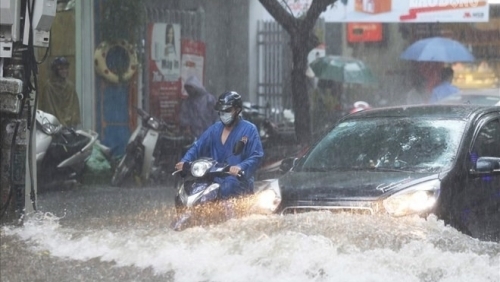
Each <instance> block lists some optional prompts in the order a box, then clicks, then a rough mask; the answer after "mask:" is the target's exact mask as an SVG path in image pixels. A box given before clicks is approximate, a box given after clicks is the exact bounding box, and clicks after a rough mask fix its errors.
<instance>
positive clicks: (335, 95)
mask: <svg viewBox="0 0 500 282" xmlns="http://www.w3.org/2000/svg"><path fill="white" fill-rule="evenodd" d="M341 96H342V84H341V83H340V82H336V81H333V80H322V79H320V80H319V81H318V87H317V88H316V89H314V90H313V91H312V97H311V98H312V99H311V108H312V111H311V112H312V115H311V116H312V117H311V118H312V127H313V132H320V131H322V130H324V129H325V125H326V127H327V128H328V127H329V126H328V125H330V124H332V123H335V122H336V121H337V119H338V118H339V117H341V116H342V103H341Z"/></svg>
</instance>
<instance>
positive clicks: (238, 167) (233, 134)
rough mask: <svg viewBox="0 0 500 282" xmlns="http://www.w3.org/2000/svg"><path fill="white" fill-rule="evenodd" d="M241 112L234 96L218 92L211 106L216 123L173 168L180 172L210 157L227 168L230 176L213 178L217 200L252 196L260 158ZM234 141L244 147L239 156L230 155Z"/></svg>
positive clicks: (256, 136)
mask: <svg viewBox="0 0 500 282" xmlns="http://www.w3.org/2000/svg"><path fill="white" fill-rule="evenodd" d="M242 109H243V103H242V100H241V96H240V95H239V94H238V93H236V92H235V91H228V92H224V93H222V94H221V95H220V96H219V98H218V100H217V102H216V105H215V110H216V111H217V112H218V115H219V119H220V122H219V121H218V122H216V123H214V124H213V125H211V126H210V127H209V128H208V129H207V130H206V131H205V132H204V133H203V134H202V135H201V136H200V138H199V139H198V140H197V141H196V142H195V143H194V144H193V146H191V148H190V149H189V150H188V151H187V152H186V154H185V155H184V157H183V158H182V159H181V160H180V162H179V163H177V164H176V165H175V168H176V169H177V170H180V169H182V167H183V164H184V162H192V161H194V160H196V159H199V158H200V157H210V158H213V159H215V160H216V161H217V162H221V163H228V164H229V165H231V167H230V169H229V172H230V174H232V176H229V177H224V178H216V179H215V182H217V183H219V184H220V186H221V187H220V190H219V191H220V198H221V199H228V198H232V197H238V196H242V195H245V194H250V193H252V192H253V184H254V174H255V171H256V170H257V168H258V166H259V163H260V161H261V159H262V157H263V156H264V151H263V149H262V143H261V140H260V137H259V133H258V131H257V128H256V126H255V125H254V124H252V123H250V122H248V121H246V120H243V119H241V118H240V116H239V114H240V112H241V111H242ZM238 141H242V142H243V143H244V144H245V146H244V148H243V151H242V153H241V154H238V155H234V154H233V147H234V145H235V144H236V143H237V142H238ZM240 172H244V176H243V177H237V176H238V175H239V174H240Z"/></svg>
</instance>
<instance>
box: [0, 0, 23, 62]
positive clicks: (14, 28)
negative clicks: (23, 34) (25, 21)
mask: <svg viewBox="0 0 500 282" xmlns="http://www.w3.org/2000/svg"><path fill="white" fill-rule="evenodd" d="M20 16H21V0H0V58H10V57H12V47H13V42H16V41H19V35H20V34H19V29H20V28H19V25H20V21H21V19H20Z"/></svg>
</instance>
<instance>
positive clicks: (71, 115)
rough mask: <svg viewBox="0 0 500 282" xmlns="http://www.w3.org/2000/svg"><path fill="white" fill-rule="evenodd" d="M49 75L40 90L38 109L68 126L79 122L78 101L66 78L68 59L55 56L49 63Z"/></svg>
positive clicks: (74, 90) (71, 83) (76, 124)
mask: <svg viewBox="0 0 500 282" xmlns="http://www.w3.org/2000/svg"><path fill="white" fill-rule="evenodd" d="M50 69H51V73H50V77H49V79H48V80H47V82H46V83H45V85H44V87H43V89H42V91H41V92H40V97H39V102H38V109H40V110H42V111H44V112H47V113H49V114H52V115H54V116H55V117H56V118H57V119H58V120H59V122H60V123H61V124H62V125H64V126H68V127H77V126H78V125H79V124H80V103H79V100H78V95H77V93H76V89H75V85H74V84H73V82H71V81H70V80H69V79H68V75H69V61H68V60H67V59H66V58H65V57H57V58H55V59H54V60H53V61H52V63H51V65H50Z"/></svg>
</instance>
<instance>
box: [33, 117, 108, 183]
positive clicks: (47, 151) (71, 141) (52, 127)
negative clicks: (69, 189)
mask: <svg viewBox="0 0 500 282" xmlns="http://www.w3.org/2000/svg"><path fill="white" fill-rule="evenodd" d="M35 134H36V135H35V136H36V165H37V184H38V190H39V191H43V190H44V189H48V188H50V187H53V186H60V185H67V184H76V183H81V182H82V175H83V170H84V168H85V163H86V162H87V160H88V159H89V158H90V155H91V154H92V150H93V146H94V144H95V143H96V141H97V137H98V134H97V133H96V132H95V131H92V130H74V129H72V128H69V127H66V126H63V125H62V124H61V123H60V122H59V120H57V118H56V117H55V116H54V115H52V114H49V113H46V112H43V111H41V110H37V111H36V131H35Z"/></svg>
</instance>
